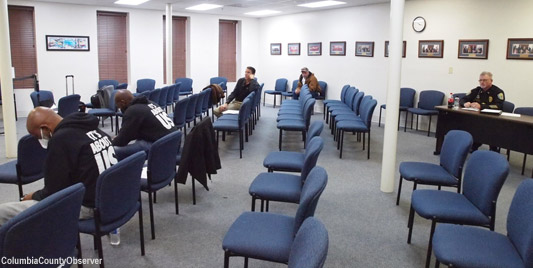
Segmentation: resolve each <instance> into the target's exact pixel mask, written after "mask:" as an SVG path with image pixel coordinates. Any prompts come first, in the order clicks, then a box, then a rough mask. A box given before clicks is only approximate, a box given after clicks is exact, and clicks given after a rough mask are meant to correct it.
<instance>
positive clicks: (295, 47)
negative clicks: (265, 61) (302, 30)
mask: <svg viewBox="0 0 533 268" xmlns="http://www.w3.org/2000/svg"><path fill="white" fill-rule="evenodd" d="M287 51H288V52H287V54H289V55H300V43H289V44H288V45H287Z"/></svg>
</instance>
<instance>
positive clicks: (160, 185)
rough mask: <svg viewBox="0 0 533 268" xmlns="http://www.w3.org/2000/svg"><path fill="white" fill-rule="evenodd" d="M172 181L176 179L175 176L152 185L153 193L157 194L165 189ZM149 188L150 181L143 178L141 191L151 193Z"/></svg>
mask: <svg viewBox="0 0 533 268" xmlns="http://www.w3.org/2000/svg"><path fill="white" fill-rule="evenodd" d="M180 161H181V158H180ZM172 179H174V176H172V177H170V178H168V179H166V180H165V181H162V182H159V183H156V184H152V189H151V190H152V192H155V191H157V190H159V189H161V188H163V187H165V186H166V185H168V184H169V183H170V182H171V181H172ZM149 190H150V189H149V187H148V179H146V178H141V191H143V192H149Z"/></svg>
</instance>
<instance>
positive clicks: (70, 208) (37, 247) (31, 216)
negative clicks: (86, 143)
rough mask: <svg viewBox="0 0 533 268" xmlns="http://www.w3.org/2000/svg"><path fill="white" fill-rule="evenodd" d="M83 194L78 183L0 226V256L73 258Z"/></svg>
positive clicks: (48, 258) (9, 257) (46, 258)
mask: <svg viewBox="0 0 533 268" xmlns="http://www.w3.org/2000/svg"><path fill="white" fill-rule="evenodd" d="M84 193H85V187H83V184H82V183H77V184H75V185H72V186H70V187H68V188H65V189H63V190H61V191H58V192H56V193H54V194H52V195H50V196H49V197H47V198H45V199H43V200H42V201H40V202H38V203H36V204H35V205H33V206H31V207H29V208H28V209H26V210H24V211H22V212H21V213H19V214H18V215H17V216H15V217H14V218H12V219H11V220H9V221H7V222H6V223H5V224H4V225H2V227H1V228H0V241H2V243H0V254H1V256H2V258H6V259H11V258H15V259H19V260H22V259H24V260H25V259H26V258H32V257H33V258H39V257H40V258H43V259H44V260H51V259H56V260H57V259H59V258H62V259H66V258H68V257H72V256H73V254H74V252H75V248H76V244H77V242H78V217H79V215H80V208H81V202H82V200H83V195H84ZM6 266H8V265H6ZM15 266H16V267H28V266H30V265H29V264H28V265H25V266H24V265H15ZM57 266H58V265H55V266H51V265H49V266H45V267H57ZM40 267H43V265H40Z"/></svg>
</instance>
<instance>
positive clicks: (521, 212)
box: [507, 179, 533, 267]
mask: <svg viewBox="0 0 533 268" xmlns="http://www.w3.org/2000/svg"><path fill="white" fill-rule="evenodd" d="M532 207H533V180H531V179H526V180H524V181H523V182H522V183H521V184H520V185H519V186H518V189H516V193H515V195H514V197H513V201H512V202H511V207H510V208H509V214H508V215H507V236H508V237H509V239H510V240H511V242H512V243H513V245H514V246H515V248H516V250H517V251H518V254H520V257H521V258H522V261H524V267H533V225H532V224H531V223H532V222H533V210H532V209H531V208H532Z"/></svg>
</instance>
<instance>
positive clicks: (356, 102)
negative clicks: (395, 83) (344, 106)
mask: <svg viewBox="0 0 533 268" xmlns="http://www.w3.org/2000/svg"><path fill="white" fill-rule="evenodd" d="M365 97H366V96H365V93H364V92H363V91H359V92H357V93H356V94H355V97H354V98H353V102H352V111H353V112H354V113H355V115H360V114H361V103H362V102H363V99H364V98H365ZM370 98H372V97H370Z"/></svg>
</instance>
